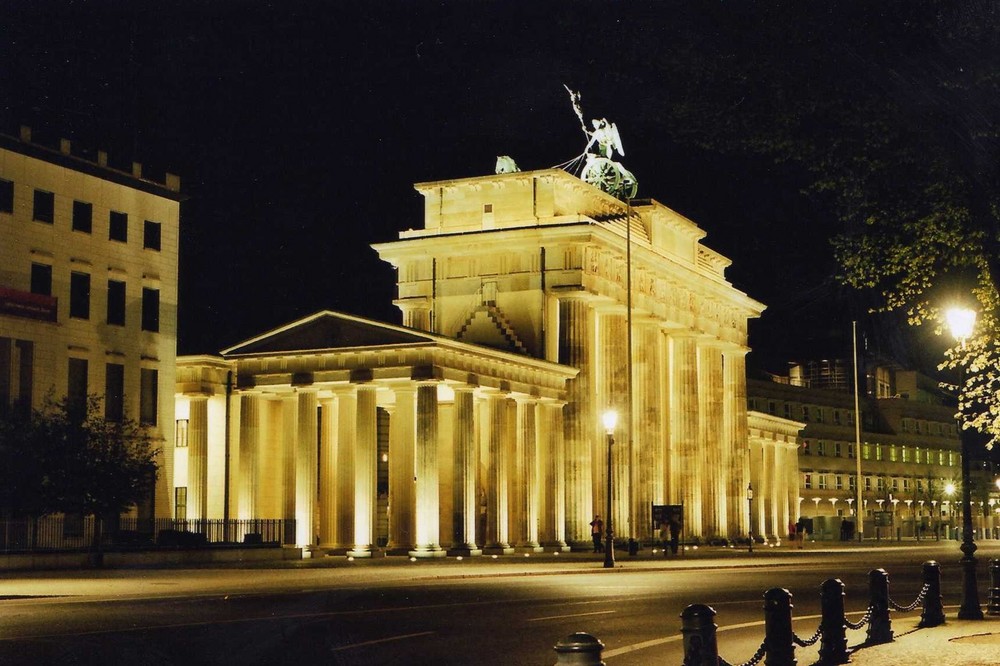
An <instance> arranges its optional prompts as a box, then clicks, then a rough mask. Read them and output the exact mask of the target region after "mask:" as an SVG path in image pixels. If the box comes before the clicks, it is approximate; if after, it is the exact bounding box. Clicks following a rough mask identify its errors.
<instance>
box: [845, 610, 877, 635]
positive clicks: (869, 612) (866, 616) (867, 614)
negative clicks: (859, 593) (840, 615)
mask: <svg viewBox="0 0 1000 666" xmlns="http://www.w3.org/2000/svg"><path fill="white" fill-rule="evenodd" d="M871 619H872V607H871V606H869V607H868V610H866V611H865V614H864V615H862V616H861V619H860V620H858V622H857V624H855V623H854V622H851V621H850V620H848V619H847V617H846V616H845V617H844V624H845V625H847V628H848V629H854V630H855V631H857V630H858V629H863V628H864V626H865V625H866V624H868V623H869V622H870V621H871Z"/></svg>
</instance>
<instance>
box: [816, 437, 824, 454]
mask: <svg viewBox="0 0 1000 666" xmlns="http://www.w3.org/2000/svg"><path fill="white" fill-rule="evenodd" d="M816 455H818V456H825V455H826V442H824V441H823V440H820V441H818V442H816Z"/></svg>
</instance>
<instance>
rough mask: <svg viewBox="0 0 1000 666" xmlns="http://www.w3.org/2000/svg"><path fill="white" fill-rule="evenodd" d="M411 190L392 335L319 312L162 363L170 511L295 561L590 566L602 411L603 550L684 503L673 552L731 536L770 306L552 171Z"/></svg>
mask: <svg viewBox="0 0 1000 666" xmlns="http://www.w3.org/2000/svg"><path fill="white" fill-rule="evenodd" d="M416 187H417V190H418V191H419V192H420V193H421V194H422V195H423V196H424V201H425V208H424V220H423V224H422V225H421V226H420V227H419V228H416V229H411V230H407V231H403V232H401V233H400V237H399V239H398V240H396V241H393V242H389V243H381V244H378V245H375V246H374V247H375V249H376V251H377V252H378V253H379V255H380V256H381V257H382V259H384V260H385V261H388V262H389V263H391V264H392V265H393V266H394V267H395V268H396V269H397V272H398V288H399V293H398V299H397V301H396V304H397V305H398V306H399V308H400V309H401V311H402V313H403V323H404V327H397V326H391V325H387V324H379V323H377V322H371V321H367V320H362V319H360V318H356V317H350V316H349V315H342V314H338V313H329V312H328V313H318V314H316V315H314V316H313V317H309V318H306V319H303V320H300V321H298V322H293V323H291V324H289V325H288V326H287V327H284V328H282V329H278V330H276V331H272V332H270V333H266V334H264V335H262V336H260V337H258V338H254V339H252V340H249V341H247V342H244V343H241V344H239V345H237V346H235V347H233V348H230V349H228V350H226V351H224V352H222V356H221V357H212V356H209V357H205V356H202V357H187V358H183V359H180V360H179V371H178V384H177V395H178V398H177V401H178V407H177V417H178V419H179V421H183V424H182V425H181V429H182V430H183V431H184V432H186V433H187V437H186V438H185V439H184V445H185V447H181V448H186V449H187V450H186V451H185V452H184V453H183V454H180V455H178V458H177V459H178V465H177V469H176V470H175V473H174V476H173V477H172V478H171V481H172V484H173V485H174V486H175V487H176V488H177V496H178V497H181V496H183V500H182V501H181V500H180V499H178V501H177V502H176V503H175V511H176V512H177V513H180V512H181V511H182V510H183V512H184V513H185V515H186V517H187V518H188V519H191V518H221V517H224V516H232V517H237V516H239V517H245V518H248V519H249V518H260V519H295V521H296V536H295V543H296V544H298V545H303V546H305V545H315V544H319V546H320V547H321V548H327V549H328V550H331V551H343V552H348V553H354V554H357V555H365V554H367V553H369V552H370V551H371V549H372V548H373V547H377V546H381V545H384V546H385V547H387V548H388V549H389V550H390V551H393V552H409V553H411V554H414V555H417V556H422V555H423V556H429V555H435V554H439V553H442V552H443V551H446V550H452V551H455V552H473V551H479V550H482V549H486V550H487V551H493V552H509V550H510V549H512V548H525V549H533V548H537V547H540V545H553V546H556V547H567V546H585V547H588V548H589V547H590V544H591V539H590V528H589V525H588V523H589V522H590V521H591V519H592V518H593V516H594V515H595V514H598V513H602V507H603V506H604V504H605V499H606V498H605V497H604V490H603V489H604V488H606V487H607V486H606V474H605V470H606V467H605V465H604V464H603V462H604V455H603V452H604V451H605V449H604V447H605V442H606V435H605V433H604V430H603V428H602V426H601V421H600V414H601V413H602V412H603V411H605V410H606V409H608V408H614V409H617V410H618V412H619V413H620V414H622V415H623V416H622V417H621V418H620V419H619V424H618V435H617V436H616V437H615V441H616V445H615V448H614V455H615V463H614V466H613V469H614V474H615V476H616V478H615V479H614V480H615V483H614V487H615V489H616V492H615V497H614V498H613V507H614V509H613V510H614V511H615V515H614V523H615V525H616V534H617V535H618V536H619V537H620V538H627V537H630V536H631V537H635V538H637V539H644V540H645V539H649V538H650V537H651V535H652V533H653V527H652V525H651V518H650V505H651V504H681V503H683V504H684V506H685V526H684V528H685V536H686V537H699V538H713V537H739V536H743V535H746V533H747V527H748V524H747V518H748V509H747V506H746V502H745V499H744V495H745V489H746V486H747V483H748V480H749V474H750V460H749V457H748V455H747V452H748V450H749V449H748V430H747V415H746V406H747V402H746V370H745V362H744V358H745V354H746V352H747V351H748V349H747V320H748V319H750V318H753V317H757V316H759V314H760V313H761V311H762V310H763V307H764V306H763V305H761V304H760V303H758V302H756V301H754V300H752V299H750V298H749V297H748V296H746V295H745V294H743V293H741V292H739V291H738V290H736V289H735V288H733V287H732V285H731V284H730V283H729V282H728V281H727V280H726V278H725V269H726V267H727V266H728V265H729V261H728V260H727V259H725V258H724V257H722V256H720V255H719V254H717V253H716V252H713V251H712V250H710V249H708V248H706V247H705V246H703V245H702V244H701V242H700V241H701V239H702V238H704V236H705V232H704V231H702V230H701V229H700V228H698V226H697V225H695V224H694V223H693V222H691V221H690V220H687V219H686V218H684V217H682V216H681V215H678V214H677V213H676V212H674V211H672V210H670V209H669V208H667V207H666V206H663V205H662V204H660V203H658V202H656V201H653V200H648V199H647V200H641V201H640V200H636V201H632V202H631V203H630V204H626V203H625V202H623V201H620V200H618V199H616V198H614V197H612V196H610V195H608V194H606V193H605V192H603V191H601V190H599V189H598V188H596V187H594V186H592V185H589V184H587V183H585V182H583V181H581V180H580V179H578V178H576V177H574V176H572V175H570V174H568V173H566V172H564V171H561V170H558V169H550V170H544V171H533V172H513V173H502V174H496V175H490V176H484V177H477V178H466V179H460V180H449V181H443V182H434V183H422V184H419V185H417V186H416ZM629 266H630V267H631V292H632V298H631V300H632V304H633V308H632V313H631V314H632V321H633V326H632V337H633V345H632V347H633V353H632V358H631V359H629V356H628V344H627V337H628V330H627V321H628V315H629V313H628V310H627V303H628V300H629V299H628V292H627V289H628V285H629V282H630V281H629V279H628V269H629ZM630 361H631V368H632V372H631V376H632V386H631V388H632V391H631V394H632V419H631V421H632V423H633V428H632V432H631V437H629V430H628V422H629V419H628V418H627V417H625V416H624V415H625V414H627V404H628V395H629V380H628V378H629V366H630ZM227 415H228V420H227ZM227 423H228V427H227V425H226V424H227ZM227 433H228V434H227ZM630 440H631V441H630ZM178 442H180V440H178ZM182 460H184V462H183V463H182V462H181V461H182ZM227 460H228V461H229V462H228V466H227V464H226V461H227ZM227 470H228V471H227ZM227 501H228V505H227V504H226V502H227ZM192 512H194V515H193V514H192Z"/></svg>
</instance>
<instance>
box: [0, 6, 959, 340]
mask: <svg viewBox="0 0 1000 666" xmlns="http://www.w3.org/2000/svg"><path fill="white" fill-rule="evenodd" d="M45 4H46V3H41V4H40V5H32V8H31V9H24V8H20V7H17V6H16V5H18V3H14V2H6V1H4V2H3V3H2V4H0V7H4V8H5V11H4V14H6V17H5V18H4V20H3V22H4V24H5V27H4V30H3V31H2V34H0V131H2V132H3V133H6V134H14V135H16V133H17V126H18V125H19V124H25V125H30V126H31V127H32V128H33V130H34V136H35V139H36V141H38V142H40V143H51V144H52V145H55V144H56V142H57V140H58V138H59V137H67V138H70V139H72V140H73V141H74V149H75V150H76V149H77V148H79V149H89V150H90V151H95V150H96V149H103V150H107V151H109V153H110V159H111V162H112V163H113V164H118V165H121V166H122V167H123V168H127V167H126V165H128V164H130V163H131V161H132V160H136V161H140V162H142V163H143V164H144V165H145V166H146V168H147V173H153V174H157V173H162V172H163V171H170V172H173V173H176V174H178V175H180V176H181V179H182V190H183V192H184V193H185V194H186V195H187V196H188V197H189V200H188V201H187V202H186V203H185V204H184V206H183V208H182V218H181V258H180V263H181V266H180V268H181V286H180V306H179V308H180V309H179V312H180V334H179V341H178V344H179V352H180V353H211V352H215V351H217V350H219V349H222V348H224V347H227V346H229V345H232V344H234V343H236V342H238V341H240V340H243V339H245V338H247V337H250V336H252V335H255V334H257V333H260V332H262V331H264V330H267V329H269V328H271V327H274V326H278V325H281V324H283V323H286V322H288V321H290V320H292V319H294V318H297V317H300V316H304V315H307V314H310V313H312V312H314V311H316V310H319V309H324V308H329V309H334V310H343V311H346V312H351V313H355V314H359V315H363V316H368V317H372V318H376V319H381V320H386V321H393V322H398V321H399V315H398V312H397V311H396V309H395V308H394V307H393V306H392V305H391V300H392V299H393V297H394V296H395V282H394V275H393V271H392V270H391V268H390V267H389V266H388V265H386V264H383V263H382V262H380V261H379V260H378V258H377V256H376V254H375V253H374V251H372V250H371V249H370V248H369V244H370V243H373V242H383V241H387V240H390V239H393V238H395V237H396V234H397V233H398V231H400V230H402V229H406V228H410V227H414V226H418V225H419V224H420V222H421V216H422V200H421V197H420V196H419V195H418V194H417V193H416V192H415V191H414V190H413V188H412V183H415V182H421V181H431V180H436V179H445V178H459V177H467V176H477V175H484V174H489V173H492V172H493V168H494V163H495V160H496V156H497V155H504V154H506V155H511V156H513V157H514V158H515V159H516V160H517V162H518V164H519V165H520V167H521V168H522V169H524V170H529V169H536V168H547V167H551V166H553V165H555V164H558V163H561V162H564V161H566V160H568V159H570V158H572V157H574V156H576V155H577V154H579V153H580V152H581V151H582V149H583V147H584V138H583V135H582V133H581V131H580V127H579V124H578V122H577V120H576V118H575V116H574V115H573V111H572V108H571V106H570V103H569V99H568V95H567V93H566V91H565V90H564V89H563V84H566V85H569V86H570V87H571V88H573V89H574V90H578V91H580V93H581V94H582V105H583V112H584V114H585V117H587V118H588V119H589V118H600V117H606V118H608V119H609V120H612V121H614V122H615V123H617V124H618V126H619V129H620V132H621V135H622V139H623V143H624V146H625V150H626V156H625V157H624V158H623V159H622V162H623V163H624V164H625V166H626V167H628V168H629V169H630V170H631V171H632V172H633V173H635V174H636V176H637V178H638V180H639V196H640V197H652V198H655V199H657V200H659V201H661V202H663V203H664V204H666V205H668V206H670V207H672V208H674V209H675V210H677V211H678V212H680V213H682V214H683V215H686V216H688V217H690V218H691V219H693V220H694V221H695V222H697V223H698V224H699V225H700V226H701V227H702V228H703V229H705V230H706V231H707V233H708V237H707V238H706V240H705V241H704V242H705V243H706V244H707V245H708V246H709V247H711V248H713V249H715V250H717V251H719V252H721V253H723V254H724V255H726V256H728V257H729V258H731V259H732V260H733V266H732V267H731V268H730V269H729V270H728V277H729V279H730V280H731V281H732V282H733V284H734V285H735V286H736V287H737V288H739V289H741V290H743V291H745V292H746V293H748V294H749V295H750V296H751V297H753V298H755V299H757V300H760V301H762V302H764V303H765V304H767V305H768V306H769V309H768V311H767V313H766V314H765V316H764V318H763V320H761V321H760V322H758V323H755V324H753V325H752V326H751V344H752V346H753V347H754V348H756V349H759V350H761V351H760V352H758V355H760V354H763V353H764V352H767V353H768V354H770V355H771V356H772V357H774V358H781V357H787V356H790V355H791V354H792V353H793V347H795V349H794V351H795V352H796V353H801V352H800V351H799V347H801V345H800V343H801V342H802V341H803V340H810V341H813V342H816V343H817V344H818V347H822V346H823V345H824V344H826V343H825V342H824V341H825V340H826V337H827V335H828V332H829V331H830V330H831V327H832V329H834V330H836V331H838V335H839V338H837V340H836V341H835V342H831V343H829V346H828V348H827V349H826V350H824V351H823V352H822V353H824V354H826V353H829V354H831V355H837V354H842V353H843V352H845V351H846V349H844V348H843V344H844V341H843V337H844V335H846V332H848V331H849V328H850V318H851V316H854V315H852V314H850V313H851V312H855V313H856V312H858V310H857V308H858V301H857V299H855V298H848V297H846V296H845V295H844V291H845V290H844V289H843V288H839V287H837V286H836V285H835V283H834V281H833V280H832V279H831V278H830V276H831V275H832V274H833V273H834V272H835V266H834V264H833V259H832V254H831V251H830V248H829V243H828V238H829V236H830V234H831V233H832V230H833V229H834V227H833V226H832V221H831V216H830V215H829V214H828V212H827V211H825V210H824V209H823V207H822V205H821V204H820V203H819V202H817V201H815V200H813V199H811V198H809V197H807V196H805V195H803V194H802V192H801V190H802V185H803V183H802V180H801V177H800V174H799V173H798V172H797V171H796V170H795V169H794V168H792V167H788V166H780V165H775V164H774V163H772V162H771V161H769V160H766V159H763V158H755V157H747V156H744V157H732V156H723V155H721V154H718V153H716V152H713V151H711V150H708V149H704V148H699V147H697V146H696V145H695V144H694V143H693V142H690V141H681V140H678V138H677V134H676V128H671V127H670V124H669V123H667V122H664V121H663V118H664V114H663V109H665V108H667V107H668V106H669V105H670V104H671V103H672V100H674V99H677V98H678V97H679V96H681V95H687V96H690V95H691V94H692V92H694V93H695V94H697V93H698V91H691V90H681V89H679V88H678V87H677V86H678V85H679V84H678V83H677V81H678V80H681V79H682V77H680V78H676V77H672V76H671V75H670V71H669V70H670V67H674V68H676V67H678V66H677V65H670V66H669V67H668V66H665V65H664V64H663V58H664V57H665V54H669V53H670V52H671V49H672V47H671V44H674V43H677V40H678V39H681V38H683V39H685V40H686V43H687V44H688V45H690V44H696V45H697V44H698V43H699V41H698V40H706V41H705V48H706V49H709V48H715V47H714V46H713V40H723V39H727V37H726V36H725V35H723V34H722V33H721V32H720V31H716V30H715V29H714V28H713V25H712V21H713V20H716V19H717V18H718V16H719V12H720V11H725V8H726V3H719V2H715V3H704V5H702V4H699V3H693V6H692V4H691V3H672V2H665V3H658V4H655V5H648V6H647V5H645V4H643V3H624V2H623V3H591V2H586V3H573V4H551V5H545V6H542V4H543V3H531V4H529V3H513V2H512V3H501V4H493V3H471V2H470V3H450V4H442V3H439V2H407V3H397V2H388V3H377V4H378V8H377V9H365V8H357V7H352V8H349V7H347V6H330V5H319V4H316V5H306V4H300V3H277V2H276V3H273V6H272V5H271V4H270V3H247V2H244V3H231V2H208V3H201V2H199V3H193V2H184V1H182V2H178V3H169V4H170V6H171V8H170V9H167V10H165V9H163V8H162V7H160V8H158V9H155V10H154V9H153V7H156V5H148V6H147V5H144V4H142V3H139V4H136V5H127V7H128V8H127V9H121V8H119V9H114V10H113V9H111V8H112V7H117V6H118V3H115V4H114V5H112V4H110V3H108V4H104V5H102V4H101V3H96V4H95V3H86V4H83V3H69V4H70V6H71V7H72V9H71V10H69V11H66V10H62V11H58V12H57V11H55V10H53V9H52V8H51V7H48V8H46V7H44V5H45ZM358 4H363V3H358ZM861 4H866V3H861ZM332 5H339V3H332ZM730 5H731V6H733V7H734V8H735V7H739V6H740V3H730ZM702 6H704V7H706V8H709V9H705V10H704V11H703V10H702V9H699V8H700V7H702ZM782 6H783V5H781V4H778V3H775V7H776V8H777V9H775V10H774V11H771V12H763V13H754V12H746V13H745V15H742V16H738V17H737V18H735V19H732V21H731V22H730V23H729V24H728V28H727V29H728V30H729V31H730V33H727V34H732V33H731V31H732V30H733V26H734V25H735V26H736V28H737V29H739V28H740V25H741V24H740V21H744V22H745V29H746V31H747V33H746V34H748V35H749V34H753V33H754V31H756V30H757V28H758V27H759V25H760V23H759V22H760V21H776V22H779V23H780V22H787V23H788V28H789V30H792V29H794V24H795V17H794V16H791V15H787V16H786V15H785V14H784V13H783V10H781V7H782ZM720 7H722V8H723V9H722V10H720ZM682 8H686V9H682ZM45 9H48V11H44V10H45ZM734 12H735V10H734ZM871 20H872V21H873V22H876V23H877V22H879V21H888V20H889V19H887V18H886V17H884V16H881V17H880V16H873V17H872V18H871ZM880 29H881V28H880V26H879V25H872V29H871V31H872V33H877V32H878V31H879V30H880ZM778 34H780V30H779V31H778ZM859 39H864V36H862V37H859ZM778 46H780V44H779V45H778ZM785 56H786V57H787V58H789V59H795V58H796V57H797V54H796V53H794V52H790V53H788V54H785ZM681 67H683V65H681ZM829 70H830V68H825V69H823V70H822V71H823V72H825V73H824V74H822V76H829V75H830V74H829ZM820 75H821V74H820V70H819V69H818V70H817V76H820ZM738 101H739V100H737V102H738ZM734 113H739V110H738V108H736V109H735V110H734ZM835 337H836V336H835ZM829 347H833V348H832V349H830V348H829ZM942 347H943V345H942Z"/></svg>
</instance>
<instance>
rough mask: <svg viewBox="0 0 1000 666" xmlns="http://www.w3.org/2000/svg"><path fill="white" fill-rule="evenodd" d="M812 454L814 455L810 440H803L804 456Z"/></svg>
mask: <svg viewBox="0 0 1000 666" xmlns="http://www.w3.org/2000/svg"><path fill="white" fill-rule="evenodd" d="M811 454H812V449H811V447H810V446H809V440H808V439H804V440H802V455H804V456H808V455H811Z"/></svg>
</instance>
